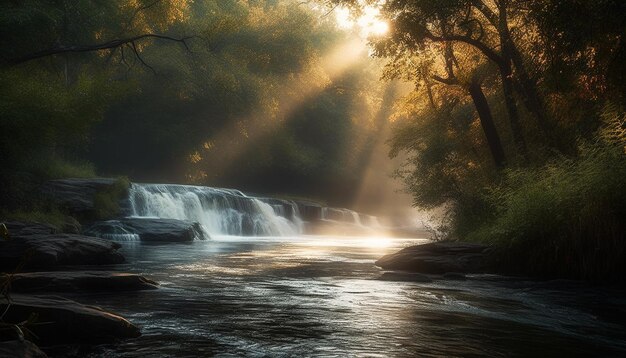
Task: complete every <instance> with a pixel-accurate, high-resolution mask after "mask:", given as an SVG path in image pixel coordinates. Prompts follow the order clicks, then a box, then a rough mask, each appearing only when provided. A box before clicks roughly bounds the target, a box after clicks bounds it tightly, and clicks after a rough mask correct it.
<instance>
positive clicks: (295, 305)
mask: <svg viewBox="0 0 626 358" xmlns="http://www.w3.org/2000/svg"><path fill="white" fill-rule="evenodd" d="M424 241H425V240H420V239H397V238H376V237H373V238H355V237H329V236H298V237H236V236H216V237H213V239H211V240H207V241H199V240H198V241H194V242H193V243H191V244H165V245H148V244H142V243H141V242H139V241H128V242H123V248H122V252H123V253H124V254H125V256H126V257H127V261H128V263H127V264H125V265H122V266H119V267H115V269H116V270H119V271H127V272H138V273H142V274H144V275H146V276H147V277H149V278H151V279H154V280H156V281H158V282H159V283H160V284H161V287H160V288H159V289H158V290H151V291H142V292H133V293H103V294H92V293H89V294H85V295H77V296H75V297H73V298H75V299H76V300H78V301H80V302H83V303H87V304H94V305H98V306H101V307H103V308H105V309H108V310H112V311H114V312H116V313H118V314H121V315H123V316H124V317H126V318H127V319H129V320H130V321H131V322H133V323H135V324H137V325H138V326H140V327H141V329H142V333H143V335H142V336H141V337H140V338H138V339H134V340H128V341H123V342H118V343H115V344H107V345H100V346H96V347H83V348H80V349H78V350H76V351H74V354H75V355H78V356H87V357H103V356H104V357H166V356H175V357H205V356H222V357H235V356H252V357H265V356H268V357H301V356H323V357H347V356H367V357H412V356H463V357H467V356H495V357H498V356H567V357H571V356H624V355H626V329H625V326H624V324H625V322H626V320H625V319H624V318H625V317H626V295H624V292H623V291H619V290H612V289H608V288H597V287H588V286H585V285H583V284H580V283H575V282H567V281H549V282H532V281H526V280H523V279H512V278H505V277H499V276H488V275H474V276H472V275H470V276H469V277H468V279H467V280H465V281H453V280H445V279H443V278H441V277H434V280H433V282H429V283H420V282H395V281H386V280H381V279H379V278H380V277H381V270H380V269H379V268H377V267H376V266H375V265H374V261H375V260H376V259H377V258H379V257H380V256H382V255H384V254H386V253H390V252H393V251H396V250H397V249H399V248H401V247H404V246H407V245H411V244H416V243H419V242H424Z"/></svg>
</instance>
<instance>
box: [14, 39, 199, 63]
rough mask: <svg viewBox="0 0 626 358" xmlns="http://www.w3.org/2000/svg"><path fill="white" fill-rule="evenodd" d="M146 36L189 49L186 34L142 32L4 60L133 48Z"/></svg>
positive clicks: (32, 58)
mask: <svg viewBox="0 0 626 358" xmlns="http://www.w3.org/2000/svg"><path fill="white" fill-rule="evenodd" d="M148 38H153V39H161V40H167V41H174V42H179V43H181V44H183V46H185V48H186V49H187V50H189V46H188V45H187V40H189V39H191V38H192V37H191V36H188V37H182V38H176V37H171V36H167V35H159V34H143V35H138V36H133V37H129V38H125V39H116V40H111V41H107V42H103V43H100V44H95V45H70V46H57V47H53V48H50V49H47V50H43V51H38V52H34V53H31V54H28V55H25V56H22V57H18V58H15V59H10V60H8V61H7V62H6V65H8V66H9V67H10V66H16V65H19V64H22V63H25V62H28V61H32V60H36V59H39V58H43V57H48V56H52V55H58V54H62V53H70V52H75V53H78V52H94V51H101V50H108V49H114V48H118V47H120V46H124V45H130V46H132V47H133V48H134V47H135V42H137V41H140V40H144V39H148ZM142 62H143V61H142ZM148 67H149V66H148Z"/></svg>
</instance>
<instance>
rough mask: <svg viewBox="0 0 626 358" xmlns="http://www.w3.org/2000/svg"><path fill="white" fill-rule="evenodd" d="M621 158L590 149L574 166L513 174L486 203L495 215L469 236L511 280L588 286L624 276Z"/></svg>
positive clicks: (624, 170)
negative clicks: (493, 254)
mask: <svg viewBox="0 0 626 358" xmlns="http://www.w3.org/2000/svg"><path fill="white" fill-rule="evenodd" d="M624 188H626V156H625V155H624V152H623V149H622V148H619V147H610V146H592V147H587V148H585V149H583V152H582V154H581V156H580V157H579V158H577V159H576V160H571V159H561V160H558V161H554V162H552V163H550V164H548V165H545V166H542V167H538V168H533V169H528V168H526V169H518V170H511V171H509V172H507V173H506V174H505V179H504V182H503V184H502V185H500V186H498V187H496V188H495V189H493V190H492V191H491V192H490V194H489V195H488V197H487V201H488V202H489V203H490V205H491V206H492V207H494V208H495V215H493V216H492V217H489V218H486V219H485V220H484V222H483V223H482V225H480V226H479V227H478V228H477V229H475V230H473V231H472V232H471V233H470V234H468V235H467V237H466V239H467V240H468V241H479V242H486V243H489V244H492V245H494V246H495V247H496V248H497V249H498V250H499V251H500V258H501V260H502V263H503V267H504V268H505V269H506V270H508V271H511V272H514V273H524V274H531V275H538V276H546V277H566V278H576V279H586V280H592V281H615V280H624V274H626V264H625V263H624V258H625V257H626V240H625V237H624V231H625V230H626V190H624Z"/></svg>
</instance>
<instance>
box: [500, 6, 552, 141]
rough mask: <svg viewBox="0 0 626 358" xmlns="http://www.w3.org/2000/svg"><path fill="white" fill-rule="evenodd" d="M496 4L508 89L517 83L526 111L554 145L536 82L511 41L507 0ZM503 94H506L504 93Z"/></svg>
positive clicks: (550, 124) (549, 124) (550, 126)
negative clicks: (515, 80) (508, 78)
mask: <svg viewBox="0 0 626 358" xmlns="http://www.w3.org/2000/svg"><path fill="white" fill-rule="evenodd" d="M497 6H498V12H499V16H498V35H499V37H500V46H501V48H502V57H503V58H504V62H506V66H507V67H508V72H509V76H510V78H511V83H510V85H509V88H510V89H509V90H510V91H512V89H513V87H514V86H515V85H516V84H517V86H515V88H516V89H517V92H518V93H519V94H520V95H521V98H522V102H523V103H524V106H525V107H526V109H528V112H530V114H531V115H532V116H533V117H535V121H536V122H537V124H538V125H539V128H540V129H541V131H542V132H543V134H544V135H545V136H546V138H547V140H548V145H549V146H551V147H554V146H555V144H556V141H555V139H554V134H555V128H554V126H553V123H551V122H550V121H549V120H548V118H547V116H546V112H545V108H544V104H543V101H542V100H541V98H540V96H539V92H538V91H537V84H536V83H535V81H533V80H532V79H531V77H530V75H529V74H528V71H526V67H525V66H524V61H523V59H522V55H521V54H520V53H519V51H518V50H517V46H516V45H515V43H514V42H513V38H512V37H511V31H510V30H509V25H508V21H509V20H508V14H507V0H499V1H498V2H497ZM513 67H514V68H515V77H516V78H517V82H514V81H513V79H512V78H513V70H512V69H513ZM505 70H507V69H505ZM505 92H506V90H505ZM505 96H507V94H506V93H505ZM511 96H512V94H511ZM507 106H508V105H507ZM512 126H513V123H512ZM516 143H517V145H518V146H519V145H520V143H519V142H518V141H517V139H516ZM524 148H525V144H524Z"/></svg>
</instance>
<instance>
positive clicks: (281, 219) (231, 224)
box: [129, 183, 302, 236]
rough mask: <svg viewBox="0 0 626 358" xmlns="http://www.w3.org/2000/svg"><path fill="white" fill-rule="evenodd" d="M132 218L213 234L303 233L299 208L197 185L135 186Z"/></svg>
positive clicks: (131, 191)
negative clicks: (186, 223) (180, 223)
mask: <svg viewBox="0 0 626 358" xmlns="http://www.w3.org/2000/svg"><path fill="white" fill-rule="evenodd" d="M129 206H130V212H131V215H132V216H137V217H158V218H168V219H180V220H190V221H197V222H199V223H200V224H201V225H202V226H203V228H204V229H205V230H206V231H207V232H208V233H209V234H216V235H238V236H291V235H298V234H300V233H301V232H302V220H301V219H300V216H299V212H298V208H297V205H296V204H295V203H293V202H290V201H287V200H278V199H269V198H256V197H252V196H247V195H245V194H244V193H242V192H241V191H239V190H234V189H219V188H211V187H203V186H193V185H175V184H135V183H134V184H132V185H131V187H130V190H129Z"/></svg>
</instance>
